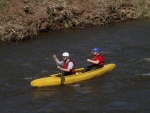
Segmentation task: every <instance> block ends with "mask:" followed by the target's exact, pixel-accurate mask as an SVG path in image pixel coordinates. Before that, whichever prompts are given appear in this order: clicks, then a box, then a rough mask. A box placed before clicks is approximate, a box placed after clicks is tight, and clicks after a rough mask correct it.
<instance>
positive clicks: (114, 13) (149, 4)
mask: <svg viewBox="0 0 150 113" xmlns="http://www.w3.org/2000/svg"><path fill="white" fill-rule="evenodd" d="M0 16H1V18H0V42H16V41H22V40H26V39H30V38H34V37H37V36H38V34H39V33H40V32H45V31H53V30H59V29H66V28H75V27H86V26H93V25H105V24H110V23H115V22H120V21H126V20H136V19H140V18H150V0H1V1H0Z"/></svg>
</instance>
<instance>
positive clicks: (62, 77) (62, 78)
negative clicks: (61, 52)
mask: <svg viewBox="0 0 150 113" xmlns="http://www.w3.org/2000/svg"><path fill="white" fill-rule="evenodd" d="M54 60H55V59H54ZM55 62H56V65H57V66H58V63H57V61H56V60H55ZM58 70H59V73H60V78H61V84H64V82H65V77H64V75H63V73H62V72H61V70H60V69H58Z"/></svg>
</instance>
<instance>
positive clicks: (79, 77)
mask: <svg viewBox="0 0 150 113" xmlns="http://www.w3.org/2000/svg"><path fill="white" fill-rule="evenodd" d="M115 67H116V65H115V64H107V65H104V67H102V68H99V69H95V70H92V71H88V72H84V73H83V72H82V71H83V70H84V68H79V69H76V70H75V72H76V74H73V75H68V76H65V81H64V84H71V83H75V82H79V81H84V80H88V79H91V78H93V77H95V76H101V75H103V74H104V73H106V72H108V71H110V70H113V69H114V68H115ZM54 85H61V78H60V73H58V74H53V75H50V76H49V77H43V78H38V79H35V80H33V81H31V86H33V87H46V86H54Z"/></svg>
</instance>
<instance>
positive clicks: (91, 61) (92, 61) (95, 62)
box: [87, 59, 99, 64]
mask: <svg viewBox="0 0 150 113" xmlns="http://www.w3.org/2000/svg"><path fill="white" fill-rule="evenodd" d="M87 61H88V62H90V63H93V64H98V63H99V60H96V61H94V60H91V59H87Z"/></svg>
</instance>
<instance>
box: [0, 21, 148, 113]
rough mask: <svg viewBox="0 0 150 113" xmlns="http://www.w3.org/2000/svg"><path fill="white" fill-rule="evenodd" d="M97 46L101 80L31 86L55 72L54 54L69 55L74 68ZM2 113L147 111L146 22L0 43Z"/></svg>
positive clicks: (146, 112)
mask: <svg viewBox="0 0 150 113" xmlns="http://www.w3.org/2000/svg"><path fill="white" fill-rule="evenodd" d="M93 47H99V48H100V49H101V53H102V54H103V55H104V56H105V59H106V61H105V62H106V64H109V63H115V64H116V66H117V67H116V68H115V69H114V70H112V71H110V72H108V73H106V74H104V75H103V76H99V77H95V78H93V79H90V80H87V81H82V82H79V83H74V84H69V85H65V86H53V87H44V88H33V87H31V86H30V82H31V81H32V80H33V79H36V78H39V77H46V76H48V75H50V74H53V73H58V70H57V69H56V64H55V61H54V60H53V58H52V55H53V53H55V54H56V55H57V56H58V58H60V59H61V54H62V53H63V52H64V51H68V52H69V53H70V56H71V58H72V59H74V61H76V64H77V68H78V67H83V66H86V65H88V63H87V62H86V59H87V58H88V57H89V56H90V55H91V54H92V53H91V49H92V48H93ZM0 72H1V73H0V77H1V79H0V112H1V113H83V112H87V113H149V111H150V20H140V21H139V20H138V21H131V22H124V23H117V24H111V25H106V26H98V27H90V28H85V29H72V30H62V31H55V32H53V33H43V34H41V35H40V38H37V39H31V40H28V41H24V42H21V43H19V44H3V45H0Z"/></svg>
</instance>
